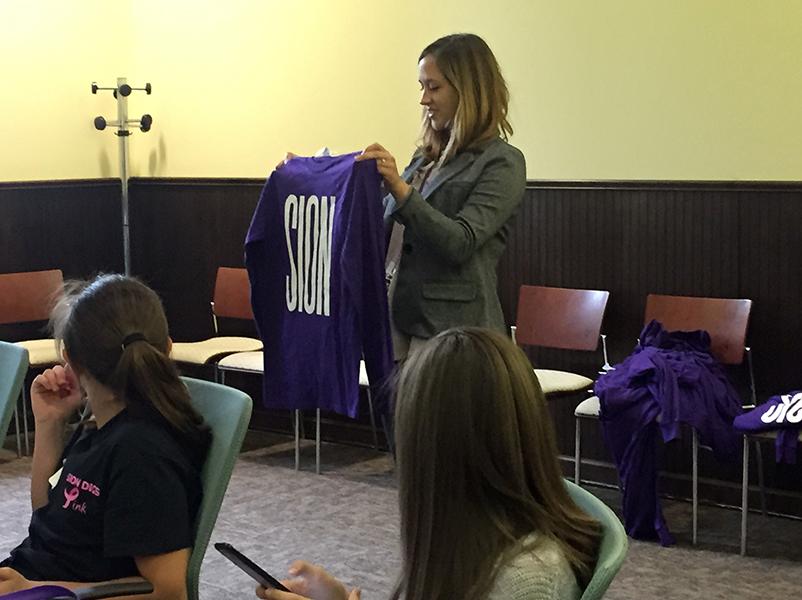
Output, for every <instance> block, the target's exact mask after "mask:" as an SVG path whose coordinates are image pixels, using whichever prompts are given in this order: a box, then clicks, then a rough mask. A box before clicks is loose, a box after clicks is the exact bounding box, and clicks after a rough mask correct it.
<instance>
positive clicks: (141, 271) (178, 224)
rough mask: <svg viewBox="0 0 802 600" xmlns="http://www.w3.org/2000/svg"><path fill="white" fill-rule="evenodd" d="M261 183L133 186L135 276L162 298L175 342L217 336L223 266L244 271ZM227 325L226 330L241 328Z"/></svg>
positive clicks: (149, 182) (138, 182) (140, 182)
mask: <svg viewBox="0 0 802 600" xmlns="http://www.w3.org/2000/svg"><path fill="white" fill-rule="evenodd" d="M263 184H264V182H263V181H258V180H252V179H242V180H231V179H228V180H214V179H208V180H181V179H132V180H131V182H130V185H129V197H130V201H129V206H130V219H131V240H132V241H131V270H132V271H133V272H134V273H135V274H136V275H138V276H140V277H142V278H143V279H144V280H146V281H147V282H148V284H150V285H151V286H152V287H153V288H154V289H156V290H158V292H159V294H160V295H161V296H162V299H163V301H164V305H165V309H166V311H167V317H168V320H169V322H170V329H171V333H172V335H173V337H174V338H175V339H176V340H177V341H195V340H199V339H204V338H206V337H209V336H211V335H212V334H213V332H214V329H213V322H212V319H211V313H210V306H209V301H210V300H211V299H212V294H213V291H214V279H215V274H216V272H217V267H221V266H222V267H242V266H243V265H244V254H243V244H244V242H245V234H246V233H247V231H248V226H249V225H250V221H251V215H252V214H253V211H254V209H255V208H256V204H257V202H258V201H259V193H260V191H261V189H262V185H263ZM224 325H225V326H227V327H228V328H229V329H228V331H231V330H230V328H231V327H236V324H235V323H226V324H224ZM222 326H223V324H221V327H222ZM243 333H251V334H252V333H253V331H250V332H248V331H245V332H243Z"/></svg>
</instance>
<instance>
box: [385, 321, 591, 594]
mask: <svg viewBox="0 0 802 600" xmlns="http://www.w3.org/2000/svg"><path fill="white" fill-rule="evenodd" d="M396 443H397V451H398V476H399V503H400V513H401V538H402V557H403V569H402V573H401V576H400V579H399V583H398V585H397V588H396V590H395V592H394V594H393V598H402V597H403V598H405V600H446V599H454V598H459V599H460V600H479V599H482V598H485V597H486V596H487V594H488V592H489V591H490V589H491V587H492V584H493V581H494V578H495V576H496V573H497V571H498V569H499V567H500V566H502V565H503V564H504V563H505V562H506V561H507V560H508V559H510V558H512V556H513V555H514V554H515V553H517V552H520V551H521V549H522V548H524V549H526V545H525V544H526V542H525V540H526V538H527V537H528V536H529V535H530V534H532V533H537V534H538V536H537V537H536V538H535V540H536V541H535V542H534V544H535V545H536V544H537V543H538V542H537V539H541V540H542V539H543V538H549V539H552V540H554V541H555V542H556V543H557V544H558V545H559V547H560V549H561V550H562V551H563V553H564V555H565V557H566V558H567V559H568V562H569V563H570V565H571V566H572V568H573V570H574V572H575V574H576V575H577V580H578V582H579V584H580V586H582V585H584V584H586V583H587V581H588V580H589V578H590V575H591V573H592V570H593V567H594V564H595V559H596V554H597V549H598V544H599V540H600V525H599V524H598V523H597V522H596V521H595V520H593V519H592V518H590V517H589V516H588V515H587V514H585V513H584V512H583V511H581V510H580V509H579V508H578V507H577V506H576V504H575V503H574V502H573V501H572V500H571V498H570V496H569V495H568V492H567V491H566V488H565V484H564V482H563V479H562V476H561V473H560V469H559V466H558V463H557V448H556V444H555V441H554V431H553V427H552V424H551V418H550V416H549V413H548V410H547V408H546V403H545V399H544V396H543V392H542V391H541V389H540V384H539V383H538V381H537V378H536V377H535V375H534V373H533V371H532V366H531V364H530V363H529V360H528V359H527V357H526V356H525V355H524V354H523V352H522V351H521V350H520V349H519V348H518V347H517V346H515V345H514V344H513V342H512V341H510V340H509V339H508V338H506V337H504V336H502V335H500V334H498V333H495V332H492V331H489V330H483V329H477V328H458V329H452V330H449V331H446V332H444V333H441V334H439V335H438V336H436V337H435V338H433V339H432V340H430V341H429V342H427V343H426V344H425V345H424V346H423V347H422V348H421V349H420V350H419V352H417V353H416V354H414V355H413V356H412V357H411V358H409V359H408V361H407V362H406V364H405V365H404V367H403V369H402V372H401V375H400V380H399V385H398V391H397V400H396ZM522 544H523V546H522Z"/></svg>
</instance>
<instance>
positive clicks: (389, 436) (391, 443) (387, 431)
mask: <svg viewBox="0 0 802 600" xmlns="http://www.w3.org/2000/svg"><path fill="white" fill-rule="evenodd" d="M381 422H382V429H383V430H384V438H385V439H386V440H387V449H388V450H389V451H390V454H392V455H393V459H395V438H394V437H393V431H392V429H391V425H390V423H388V421H387V415H386V414H383V415H381Z"/></svg>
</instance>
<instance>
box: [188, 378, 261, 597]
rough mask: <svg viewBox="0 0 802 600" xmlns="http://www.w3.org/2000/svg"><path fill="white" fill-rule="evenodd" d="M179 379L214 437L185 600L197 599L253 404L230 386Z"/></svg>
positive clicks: (204, 479) (204, 477) (205, 472)
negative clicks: (202, 565)
mask: <svg viewBox="0 0 802 600" xmlns="http://www.w3.org/2000/svg"><path fill="white" fill-rule="evenodd" d="M183 380H184V383H186V385H187V388H188V389H189V393H190V395H191V396H192V405H193V406H194V407H195V410H197V411H198V412H199V413H200V414H201V415H202V416H203V418H204V420H205V421H206V423H208V425H209V426H210V427H211V429H212V434H213V436H214V437H213V440H212V446H211V448H210V449H209V455H208V457H207V458H206V463H205V464H204V466H203V474H202V479H203V501H202V502H201V506H200V510H199V512H198V522H197V528H196V533H195V544H194V546H193V548H192V555H191V556H190V559H189V568H188V570H187V597H188V598H189V600H198V581H199V579H200V567H201V563H202V562H203V556H204V554H206V547H207V546H208V545H209V538H210V537H211V535H212V529H214V524H215V522H216V521H217V513H218V512H219V511H220V505H221V504H222V502H223V496H224V495H225V492H226V488H227V487H228V482H229V480H230V479H231V472H232V471H233V470H234V463H235V462H236V461H237V455H238V454H239V451H240V448H241V447H242V440H243V439H244V438H245V432H246V431H247V429H248V422H249V421H250V418H251V409H252V407H253V403H252V402H251V398H250V396H248V395H247V394H245V393H243V392H241V391H239V390H236V389H234V388H231V387H227V386H224V385H220V384H217V383H211V382H209V381H202V380H199V379H190V378H188V377H184V378H183Z"/></svg>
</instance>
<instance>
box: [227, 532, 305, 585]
mask: <svg viewBox="0 0 802 600" xmlns="http://www.w3.org/2000/svg"><path fill="white" fill-rule="evenodd" d="M214 549H215V550H217V551H218V552H219V553H220V554H222V555H223V556H225V557H226V558H227V559H228V560H230V561H231V562H233V563H234V564H235V565H237V566H238V567H239V568H240V569H242V570H243V571H245V572H246V573H247V574H248V575H250V576H251V577H253V578H254V579H255V580H256V581H257V582H258V583H259V585H261V586H262V587H266V588H274V589H277V590H279V591H281V592H289V591H290V590H288V589H287V588H286V587H284V586H283V585H281V582H280V581H279V580H278V579H276V578H275V577H273V576H272V575H271V574H270V573H268V572H267V571H265V570H264V569H263V568H262V567H260V566H259V565H257V564H256V563H255V562H253V561H252V560H251V559H250V558H248V557H247V556H245V555H244V554H243V553H242V552H240V551H239V550H237V549H236V548H235V547H234V546H232V545H231V544H226V543H225V542H218V543H216V544H215V545H214Z"/></svg>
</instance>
